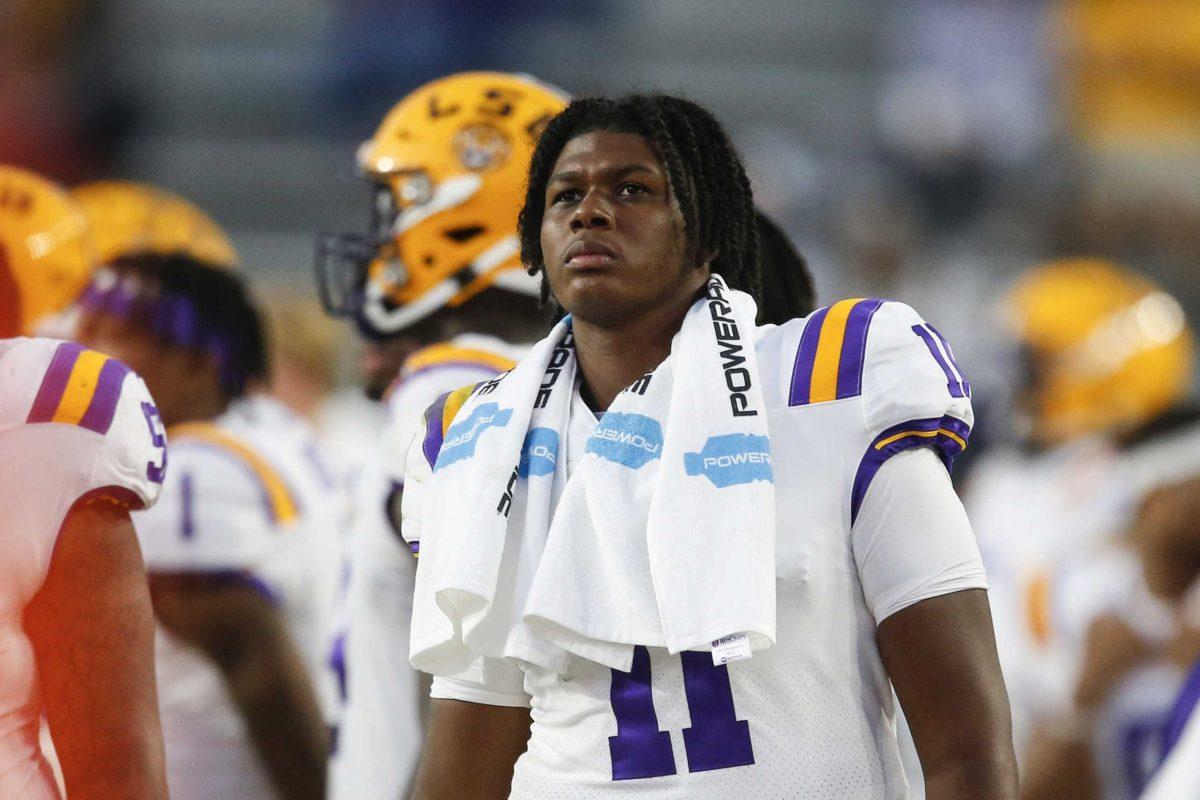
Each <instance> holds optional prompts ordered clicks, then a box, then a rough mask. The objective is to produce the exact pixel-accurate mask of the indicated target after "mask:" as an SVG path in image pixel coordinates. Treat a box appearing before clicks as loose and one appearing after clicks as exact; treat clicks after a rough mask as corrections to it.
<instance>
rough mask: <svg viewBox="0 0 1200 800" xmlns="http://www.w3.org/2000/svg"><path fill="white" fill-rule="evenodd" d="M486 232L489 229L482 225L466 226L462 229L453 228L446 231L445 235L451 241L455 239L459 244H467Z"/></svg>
mask: <svg viewBox="0 0 1200 800" xmlns="http://www.w3.org/2000/svg"><path fill="white" fill-rule="evenodd" d="M485 230H487V229H486V228H484V227H483V226H482V225H464V226H463V227H461V228H451V229H450V230H448V231H445V232H444V235H445V236H446V237H447V238H449V239H453V240H454V241H455V242H457V243H458V244H465V243H466V242H469V241H471V240H472V239H474V238H475V237H476V236H480V235H482V234H483V232H484V231H485Z"/></svg>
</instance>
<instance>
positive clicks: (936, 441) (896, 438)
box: [850, 416, 971, 525]
mask: <svg viewBox="0 0 1200 800" xmlns="http://www.w3.org/2000/svg"><path fill="white" fill-rule="evenodd" d="M970 435H971V428H970V426H968V425H967V424H966V423H965V422H963V421H962V420H960V419H956V418H955V417H949V416H947V417H940V418H939V417H931V418H928V419H916V420H910V421H908V422H902V423H900V424H899V425H893V426H892V427H890V428H888V429H887V430H885V431H884V432H883V433H881V434H879V435H878V436H876V437H875V440H874V441H872V442H871V444H870V446H869V447H867V452H866V453H865V454H864V455H863V457H862V461H861V462H859V465H858V472H857V474H855V476H854V485H853V488H852V489H851V491H850V524H851V525H853V524H854V521H855V520H856V519H858V510H859V508H861V507H862V502H863V498H865V497H866V496H867V489H868V488H870V486H871V481H872V480H874V478H875V473H877V472H879V468H880V467H882V466H883V465H884V463H885V462H886V461H887V460H888V459H889V458H891V457H892V456H894V455H896V454H897V453H901V452H903V451H905V450H912V449H915V448H918V447H932V448H933V450H934V452H936V453H937V454H938V456H939V457H940V458H941V459H942V463H944V464H945V465H946V470H947V471H949V470H950V469H951V468H953V466H954V457H955V456H957V455H958V454H959V453H961V452H962V450H963V447H962V445H961V444H960V443H959V442H966V441H967V439H968V438H969V437H970ZM883 442H886V444H883V446H882V447H880V446H879V445H880V443H883Z"/></svg>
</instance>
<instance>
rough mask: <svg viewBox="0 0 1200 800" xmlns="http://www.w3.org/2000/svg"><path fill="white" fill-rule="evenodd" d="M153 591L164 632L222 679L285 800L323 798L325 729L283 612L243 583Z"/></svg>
mask: <svg viewBox="0 0 1200 800" xmlns="http://www.w3.org/2000/svg"><path fill="white" fill-rule="evenodd" d="M150 589H151V594H152V597H153V600H154V612H155V614H156V615H157V617H158V619H159V621H160V622H161V623H162V624H163V627H165V628H166V629H167V630H169V631H170V632H171V633H173V634H175V635H176V636H178V637H180V638H181V639H183V640H185V641H187V642H188V643H190V644H192V645H194V646H195V647H197V648H199V649H200V650H201V651H203V652H204V653H205V654H206V655H207V656H208V657H209V658H211V659H212V661H213V663H214V664H216V666H217V668H218V669H219V670H220V671H221V674H222V676H223V677H224V679H225V684H226V686H227V687H228V689H229V693H230V695H231V696H232V698H233V700H234V702H235V703H236V704H237V706H238V709H239V710H240V711H241V714H242V717H243V718H244V719H245V720H246V727H247V730H248V731H249V734H250V739H251V740H252V741H253V742H254V746H255V748H256V749H257V751H258V754H259V756H260V757H261V759H262V761H263V764H264V765H265V766H266V768H267V771H268V772H269V773H270V775H271V779H272V781H273V782H274V784H275V786H276V788H277V789H278V790H279V792H280V795H281V796H282V797H284V798H287V800H320V798H323V797H324V796H325V761H326V757H327V755H328V743H327V734H326V730H325V724H324V722H323V720H322V717H321V711H320V707H319V705H318V703H317V698H316V694H315V692H314V690H313V686H312V682H311V679H310V678H309V675H308V671H307V669H306V667H305V664H304V659H303V657H302V656H301V655H300V652H299V650H298V649H297V647H296V644H295V642H294V641H293V639H292V637H291V634H290V633H289V632H288V630H287V626H286V623H285V622H284V619H283V617H282V615H281V614H280V612H279V610H278V609H277V608H276V607H275V606H274V605H273V604H272V603H271V601H270V600H268V599H267V598H266V597H265V596H264V595H263V594H262V593H261V592H260V591H259V590H258V589H256V588H254V587H253V586H250V585H249V584H247V583H245V582H242V581H230V580H224V579H220V578H213V577H210V576H205V575H198V574H188V573H180V574H151V576H150Z"/></svg>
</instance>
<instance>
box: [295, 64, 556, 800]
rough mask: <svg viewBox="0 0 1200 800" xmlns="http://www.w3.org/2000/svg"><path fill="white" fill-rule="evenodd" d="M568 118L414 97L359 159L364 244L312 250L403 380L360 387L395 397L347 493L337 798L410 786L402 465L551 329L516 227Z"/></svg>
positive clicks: (462, 83)
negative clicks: (455, 407)
mask: <svg viewBox="0 0 1200 800" xmlns="http://www.w3.org/2000/svg"><path fill="white" fill-rule="evenodd" d="M564 105H565V101H564V99H563V97H562V95H561V94H559V93H558V92H557V91H556V90H554V89H552V88H550V87H548V86H545V85H544V84H541V83H539V82H537V81H536V80H533V79H532V78H528V77H524V76H518V75H507V74H500V73H463V74H458V75H452V76H448V77H446V78H443V79H441V80H438V81H434V82H433V83H431V84H428V85H426V86H423V87H421V88H419V89H417V90H416V91H414V92H413V93H412V94H410V95H409V96H408V97H406V98H404V99H403V100H401V101H400V102H399V103H398V104H397V105H396V106H395V108H393V109H392V111H391V112H390V113H389V114H388V115H387V116H386V117H385V119H384V120H383V122H382V123H381V124H380V126H379V129H378V130H377V131H376V133H375V135H374V136H372V138H371V139H370V140H369V141H368V142H366V143H365V144H364V145H363V147H361V148H360V150H359V153H358V166H359V168H360V170H361V171H362V172H363V174H364V175H365V176H366V178H367V179H368V180H369V181H371V182H372V183H373V184H374V187H375V193H376V199H375V202H374V205H373V212H374V214H373V219H372V222H371V234H370V235H369V236H367V237H362V236H357V235H340V236H330V237H323V238H322V240H321V241H320V243H319V261H318V280H319V284H320V286H321V290H322V291H321V293H322V298H323V299H324V300H325V302H326V307H327V309H328V310H329V311H330V312H331V313H334V314H336V315H340V316H352V317H353V318H354V319H355V321H356V323H357V326H358V328H359V330H360V331H361V332H362V333H363V334H364V336H365V337H366V338H367V339H368V340H369V341H370V342H371V343H372V346H373V347H375V348H376V349H377V351H380V352H385V351H386V352H392V351H395V352H400V353H403V354H404V358H403V360H402V364H401V366H400V369H399V370H398V371H397V370H396V369H395V368H394V367H393V369H392V371H391V374H386V373H385V372H384V371H382V370H378V369H377V370H374V371H373V375H371V376H370V378H371V380H370V383H371V384H373V385H376V386H378V385H387V384H391V388H390V389H389V390H388V392H387V400H388V405H389V410H390V420H391V422H390V426H389V429H388V430H387V431H384V432H381V433H382V436H381V439H382V441H381V442H380V447H379V450H378V451H377V452H376V453H375V454H374V455H373V458H371V459H370V460H369V461H368V463H367V464H366V465H365V466H364V468H363V474H362V475H361V476H360V478H359V480H358V484H357V487H356V491H355V503H354V523H353V535H352V540H351V542H350V543H349V544H348V546H347V549H348V552H349V563H350V568H349V570H350V576H349V583H348V586H347V588H346V592H345V598H344V602H343V610H342V626H343V630H342V631H341V634H340V635H339V638H338V640H337V642H336V643H335V645H334V653H333V662H334V665H335V669H337V671H338V673H339V677H340V684H341V687H342V689H343V708H342V717H341V719H340V723H339V727H338V735H337V747H336V751H335V754H334V758H333V761H332V763H331V776H330V777H331V784H330V786H331V794H332V796H333V797H335V798H349V799H353V800H357V799H359V798H361V799H362V800H375V799H376V798H378V799H379V800H388V799H390V798H395V797H400V796H402V793H403V792H404V790H405V788H406V787H407V786H408V784H409V782H410V781H411V778H412V774H413V771H414V768H415V763H416V755H417V750H418V748H419V745H420V736H421V728H420V720H419V709H420V705H421V701H420V695H421V693H422V692H421V689H420V687H419V684H418V676H417V673H416V672H415V671H414V670H412V668H411V667H409V665H408V663H407V660H406V657H405V654H406V653H407V651H408V625H409V618H410V616H411V597H412V576H413V569H414V567H413V564H412V559H411V557H410V555H409V549H408V547H407V545H405V544H404V542H403V541H402V540H401V539H400V538H399V535H398V534H397V532H396V527H395V525H394V523H393V522H392V519H393V516H394V515H393V514H392V513H391V511H390V510H389V497H390V498H392V501H393V502H394V500H395V499H397V498H398V496H399V492H400V488H401V487H400V482H401V481H402V476H403V460H404V452H405V449H406V448H407V445H408V443H409V442H410V441H411V440H412V438H413V436H414V434H415V433H416V431H417V430H418V428H419V426H420V424H421V414H422V412H423V411H424V409H425V408H426V407H427V406H428V405H429V403H431V402H432V401H433V400H434V399H435V398H436V397H437V396H438V395H440V394H442V393H443V392H446V391H448V390H450V389H453V388H455V387H457V386H460V385H462V384H463V383H471V382H475V381H480V380H485V379H487V378H491V377H494V376H495V375H496V374H498V373H500V372H502V371H504V370H506V369H509V368H510V367H511V366H512V365H513V364H514V363H515V359H516V358H518V357H520V356H521V355H522V354H523V353H524V352H525V349H526V347H527V344H525V343H528V342H532V341H534V340H536V339H537V338H539V337H540V336H542V335H543V334H544V332H545V330H546V329H548V327H549V320H548V319H547V318H546V315H545V313H544V312H542V311H541V310H540V309H539V306H538V297H537V296H538V283H537V281H536V280H535V279H533V278H531V277H530V276H528V275H526V274H525V272H524V271H523V270H521V269H520V259H519V257H518V249H519V248H518V245H517V241H516V230H515V220H516V209H517V208H518V207H519V204H520V198H521V189H522V185H523V181H524V178H525V171H526V168H527V167H528V164H529V154H530V153H531V152H532V150H533V144H534V141H535V138H536V135H537V133H538V131H539V130H540V129H541V126H542V125H543V124H544V123H545V121H546V120H547V119H549V118H550V117H551V116H553V115H554V114H555V113H557V112H558V111H559V110H561V109H562V108H563V106H564ZM450 286H457V288H456V289H454V291H448V287H450ZM346 289H349V291H346ZM368 388H369V389H370V387H368Z"/></svg>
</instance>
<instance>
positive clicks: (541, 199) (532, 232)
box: [517, 94, 762, 301]
mask: <svg viewBox="0 0 1200 800" xmlns="http://www.w3.org/2000/svg"><path fill="white" fill-rule="evenodd" d="M592 131H611V132H614V133H632V134H636V135H638V136H641V137H642V138H644V139H645V140H646V141H647V142H648V143H649V144H650V146H651V147H653V148H654V150H655V151H656V152H657V154H658V157H659V158H660V159H661V160H662V162H663V166H664V167H665V168H666V171H667V178H668V180H669V181H670V185H671V192H672V193H673V194H674V196H675V200H676V202H677V203H678V204H679V211H680V213H681V214H682V216H683V225H684V233H685V235H686V237H687V241H688V244H689V245H690V246H691V247H692V248H694V249H695V250H696V251H697V252H700V253H711V254H714V256H713V260H712V263H711V265H710V266H711V269H712V271H713V272H715V273H719V274H720V275H721V276H722V277H723V278H725V281H726V282H727V283H728V284H729V285H730V286H731V287H732V288H735V289H740V290H742V291H744V292H747V293H748V294H750V295H751V296H753V297H754V298H755V300H757V299H759V296H760V295H761V292H762V279H761V276H760V274H759V258H758V228H757V225H756V221H755V213H754V195H753V193H752V191H751V189H750V180H749V178H747V177H746V170H745V168H743V166H742V161H741V158H740V157H739V156H738V154H737V151H736V150H734V147H733V144H732V143H730V141H729V137H728V136H727V135H726V134H725V131H724V129H723V128H722V127H721V124H720V123H719V122H717V120H716V119H715V118H714V117H713V116H712V114H710V113H708V112H707V111H705V110H704V109H703V108H701V107H700V106H698V105H696V104H695V103H693V102H691V101H689V100H683V99H681V98H678V97H670V96H668V95H661V94H655V95H630V96H628V97H621V98H617V99H613V98H609V97H585V98H580V99H578V100H573V101H571V104H570V105H568V106H567V107H566V108H565V109H564V110H563V111H561V112H560V113H559V114H558V115H557V116H555V117H554V118H553V119H551V120H550V122H549V123H548V124H547V125H546V128H545V130H543V131H542V135H541V138H539V139H538V143H537V147H536V148H535V149H534V151H533V157H532V159H531V161H530V164H529V183H528V184H527V186H526V189H525V203H524V205H523V206H522V208H521V213H520V215H519V216H518V217H517V229H518V232H519V234H520V238H521V260H522V262H523V263H524V264H525V265H526V268H527V269H528V270H529V273H530V274H531V275H537V274H538V273H542V272H543V271H544V270H545V266H546V264H545V258H544V257H543V255H542V243H541V228H542V216H543V215H544V214H545V212H546V183H547V182H548V181H549V179H550V173H551V171H552V170H553V169H554V163H555V162H556V161H557V160H558V156H559V154H560V153H562V149H563V147H565V146H566V144H567V142H569V141H570V140H572V139H574V138H576V137H578V136H582V135H583V134H585V133H590V132H592ZM549 291H550V290H549V285H548V282H547V281H545V280H544V279H543V281H542V300H543V301H545V300H547V299H548V298H549Z"/></svg>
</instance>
